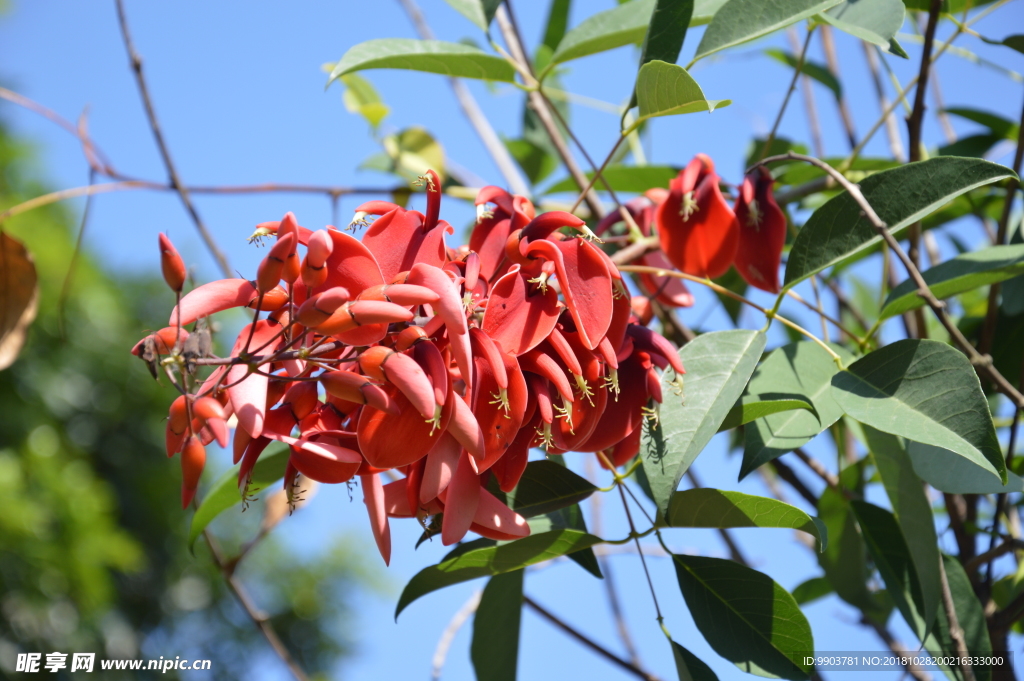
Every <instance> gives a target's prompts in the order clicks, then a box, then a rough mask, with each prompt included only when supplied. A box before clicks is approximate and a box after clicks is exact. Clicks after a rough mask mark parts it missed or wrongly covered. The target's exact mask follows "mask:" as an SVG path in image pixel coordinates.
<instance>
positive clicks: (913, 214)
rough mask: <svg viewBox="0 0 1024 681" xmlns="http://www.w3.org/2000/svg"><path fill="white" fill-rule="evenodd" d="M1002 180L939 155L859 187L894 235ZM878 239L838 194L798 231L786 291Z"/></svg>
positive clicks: (989, 167)
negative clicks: (944, 207)
mask: <svg viewBox="0 0 1024 681" xmlns="http://www.w3.org/2000/svg"><path fill="white" fill-rule="evenodd" d="M733 1H735V0H733ZM1007 177H1015V175H1014V173H1013V171H1012V170H1010V169H1009V168H1005V167H1003V166H1001V165H997V164H995V163H990V162H988V161H983V160H981V159H976V158H958V157H955V156H942V157H938V158H932V159H929V160H927V161H919V162H917V163H908V164H907V165H904V166H901V167H899V168H894V169H892V170H883V171H882V172H880V173H875V174H874V175H871V176H870V177H867V178H865V179H864V181H863V182H861V183H860V189H861V192H862V193H863V194H864V198H865V199H867V201H868V203H869V204H870V205H871V207H872V208H873V209H874V210H875V212H876V213H877V214H878V217H880V218H881V219H882V221H883V222H885V224H886V225H888V227H889V231H890V232H892V233H893V234H894V235H895V234H897V233H898V232H900V231H901V230H902V229H903V228H904V227H906V226H908V225H910V224H912V223H914V222H917V221H918V220H920V219H921V218H923V217H924V216H926V215H928V214H929V213H931V212H933V211H935V210H937V209H939V208H941V207H942V206H943V205H944V204H946V203H949V202H950V201H951V200H953V199H954V198H956V197H957V196H960V195H961V194H963V193H965V192H968V191H970V190H972V189H974V188H976V187H981V186H983V185H986V184H989V183H992V182H995V181H997V180H1001V179H1004V178H1007ZM881 240H882V237H881V236H879V235H878V233H877V232H876V231H875V228H874V227H872V226H871V223H870V222H869V221H868V219H867V218H866V217H864V216H863V215H862V214H861V210H860V207H859V206H858V205H857V202H856V201H854V200H853V198H851V197H850V195H849V194H848V193H847V192H843V193H842V194H839V195H838V196H836V197H834V198H832V199H830V200H829V201H828V202H827V203H825V205H823V206H822V207H821V208H819V209H818V210H816V211H815V212H814V214H813V215H811V217H810V218H809V219H808V220H807V222H806V224H804V226H803V228H802V229H801V230H800V234H799V235H798V236H797V238H796V240H795V241H794V242H793V248H792V250H790V253H789V261H788V262H787V264H786V283H785V288H790V287H792V286H793V285H795V284H796V283H797V282H800V281H803V280H804V279H806V278H807V277H809V276H811V275H812V274H815V273H817V272H820V271H821V270H823V269H825V268H826V267H830V266H832V265H836V264H838V263H841V262H844V261H846V260H848V259H852V258H855V257H857V256H858V255H860V254H862V253H863V252H864V251H866V250H867V249H869V248H870V247H872V246H874V245H875V244H876V243H878V242H880V241H881Z"/></svg>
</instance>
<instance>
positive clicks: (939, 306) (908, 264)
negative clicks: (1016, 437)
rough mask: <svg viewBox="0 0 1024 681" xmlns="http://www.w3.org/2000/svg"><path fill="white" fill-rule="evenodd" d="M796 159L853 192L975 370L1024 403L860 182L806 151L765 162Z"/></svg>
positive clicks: (852, 195) (1001, 390)
mask: <svg viewBox="0 0 1024 681" xmlns="http://www.w3.org/2000/svg"><path fill="white" fill-rule="evenodd" d="M792 159H795V160H798V161H804V162H805V163H810V164H811V165H815V166H817V167H819V168H821V169H822V170H824V171H825V172H827V173H828V174H829V175H831V176H832V177H833V178H835V180H836V182H838V183H839V184H840V185H842V187H843V189H845V190H846V191H847V192H848V193H849V194H850V197H851V198H853V200H854V201H856V202H857V205H859V206H860V207H861V210H862V212H863V214H864V217H866V218H867V219H868V221H869V222H870V223H871V225H872V226H873V227H874V228H875V231H876V232H878V234H879V235H880V236H881V237H882V238H883V239H885V241H886V243H887V244H889V248H891V249H892V252H893V253H895V254H896V255H897V256H898V257H899V259H900V261H901V262H903V266H904V267H905V268H906V270H907V273H908V274H909V275H910V278H911V279H913V280H914V283H915V284H916V285H917V290H918V295H920V296H921V297H922V298H923V299H924V300H925V302H926V303H927V304H928V307H930V308H931V309H932V311H933V312H934V313H935V316H936V317H938V318H939V321H940V322H941V323H942V326H943V327H944V328H945V329H946V331H948V332H949V335H950V337H951V338H952V339H953V342H955V343H956V344H957V345H958V346H960V349H961V350H963V351H964V352H965V353H966V354H967V357H968V358H969V359H970V360H971V364H972V365H973V366H974V369H975V371H978V372H979V373H980V372H984V373H985V375H987V377H988V378H989V380H991V381H992V382H993V384H995V386H996V389H997V390H999V392H1001V393H1003V394H1004V395H1006V396H1007V397H1009V398H1010V400H1012V402H1013V403H1014V404H1015V405H1018V406H1024V395H1022V394H1021V393H1020V391H1018V390H1017V389H1016V388H1015V387H1013V385H1012V384H1011V383H1010V382H1009V381H1007V380H1006V377H1005V376H1003V375H1002V374H1001V373H999V370H998V369H996V368H995V366H993V364H992V358H991V357H990V356H988V355H982V354H981V353H979V352H978V350H977V348H975V347H974V346H973V345H972V344H971V342H970V341H969V340H967V339H966V338H965V337H964V335H963V333H961V332H960V329H959V328H957V326H956V324H954V323H953V321H952V320H951V319H950V318H949V315H948V314H947V313H946V305H945V303H943V302H942V301H940V300H939V299H938V298H936V297H935V294H934V293H933V292H932V290H931V288H929V286H928V283H927V282H926V281H925V280H924V277H922V276H921V270H919V269H918V268H917V266H916V265H914V263H913V261H911V260H910V258H909V257H908V256H907V253H906V252H905V251H904V250H903V247H902V246H900V244H899V242H898V241H896V238H895V237H893V235H892V233H890V232H889V228H888V226H887V225H886V224H885V222H883V221H882V219H881V218H880V217H878V214H877V213H875V210H874V209H873V208H872V207H871V204H869V203H868V201H867V199H865V198H864V195H863V194H862V193H861V191H860V186H859V185H857V184H855V183H853V182H850V181H849V180H847V179H846V178H845V177H844V176H843V174H842V173H840V172H839V171H837V170H836V169H835V168H833V167H832V166H830V165H829V164H827V163H825V162H824V161H822V160H820V159H817V158H814V157H812V156H805V155H804V154H795V153H793V152H789V153H788V154H782V155H779V156H772V157H770V158H766V159H764V160H763V161H761V163H771V162H773V161H782V160H792Z"/></svg>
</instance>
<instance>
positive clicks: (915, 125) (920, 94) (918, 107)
mask: <svg viewBox="0 0 1024 681" xmlns="http://www.w3.org/2000/svg"><path fill="white" fill-rule="evenodd" d="M940 11H942V0H931V5H930V9H929V11H928V25H927V26H926V28H925V32H924V49H923V50H922V51H921V68H920V71H919V72H918V74H917V89H916V90H915V91H914V106H913V108H912V109H911V111H910V117H909V118H908V119H907V137H908V139H907V147H908V153H909V154H910V162H911V163H913V162H914V161H920V160H921V128H922V126H923V125H924V110H925V105H924V99H925V95H926V94H927V93H928V73H929V70H930V68H931V65H932V46H933V45H934V44H935V28H936V27H937V26H938V25H939V12H940ZM920 240H921V223H920V222H916V223H914V224H913V225H911V226H910V233H909V242H910V248H909V255H910V260H911V262H913V263H914V266H915V267H918V268H920V267H921V253H920V248H919V245H920ZM918 320H919V321H920V317H918ZM918 331H921V332H923V331H924V329H923V328H919V329H918Z"/></svg>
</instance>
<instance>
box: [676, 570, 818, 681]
mask: <svg viewBox="0 0 1024 681" xmlns="http://www.w3.org/2000/svg"><path fill="white" fill-rule="evenodd" d="M672 562H673V564H674V565H675V568H676V577H678V579H679V588H680V589H681V590H682V592H683V598H684V599H686V605H687V607H688V608H689V609H690V614H691V615H692V616H693V621H694V623H695V624H696V625H697V628H698V629H700V632H701V633H702V634H703V635H704V638H705V639H706V640H707V642H708V643H709V644H710V645H711V647H712V648H714V649H715V652H716V653H718V654H719V655H721V656H722V657H724V658H725V659H727V660H729V661H730V662H732V663H733V664H735V665H736V666H737V667H739V668H740V669H742V670H743V671H745V672H748V673H751V674H757V675H758V676H769V677H779V678H783V679H806V678H807V676H808V673H809V672H810V670H811V667H810V665H805V664H804V655H806V654H807V653H808V652H809V651H812V650H814V639H813V636H812V634H811V626H810V624H808V623H807V618H806V617H804V614H803V613H802V612H800V607H799V606H798V605H797V604H796V601H795V600H793V597H792V596H791V595H790V594H789V592H787V591H786V590H785V589H783V588H782V587H781V586H779V585H778V584H777V583H775V582H774V581H773V580H772V578H771V577H769V576H768V575H765V574H762V573H760V572H758V571H757V570H752V569H751V568H748V567H745V566H743V565H739V564H738V563H734V562H732V561H731V560H723V559H721V558H706V557H703V556H684V555H678V554H673V555H672Z"/></svg>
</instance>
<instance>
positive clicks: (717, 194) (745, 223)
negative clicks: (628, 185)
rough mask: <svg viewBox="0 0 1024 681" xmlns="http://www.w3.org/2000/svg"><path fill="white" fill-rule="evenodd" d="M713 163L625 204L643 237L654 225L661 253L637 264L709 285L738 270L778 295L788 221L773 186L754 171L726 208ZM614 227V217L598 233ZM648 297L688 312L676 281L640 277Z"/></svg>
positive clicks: (694, 165)
mask: <svg viewBox="0 0 1024 681" xmlns="http://www.w3.org/2000/svg"><path fill="white" fill-rule="evenodd" d="M720 181H721V180H720V178H719V176H718V174H717V173H716V172H715V164H714V163H713V162H712V160H711V159H710V158H708V157H707V156H706V155H704V154H697V156H695V157H694V159H693V160H692V161H690V163H689V165H687V166H686V168H684V169H683V170H682V171H680V173H679V175H678V177H676V178H675V179H674V180H672V182H671V184H670V185H669V189H668V191H666V190H664V189H652V190H650V191H648V192H647V193H646V195H645V197H641V198H638V199H634V200H633V201H630V202H628V203H627V204H626V209H627V210H628V211H629V212H630V214H631V215H632V216H633V219H634V220H635V221H636V223H637V225H638V226H639V227H640V230H641V232H643V233H644V235H645V236H649V235H650V231H651V225H652V224H654V225H657V228H658V239H659V241H660V242H661V251H660V252H654V253H650V254H647V255H646V256H644V258H643V259H642V260H641V261H639V264H643V265H649V266H651V267H663V268H665V269H670V268H671V267H672V266H675V267H676V268H677V269H678V270H680V271H681V272H685V273H687V274H692V275H694V276H696V277H708V278H710V279H714V278H715V277H720V276H722V275H723V274H725V273H726V271H728V269H729V266H730V265H735V266H736V269H737V270H738V271H739V273H740V275H742V277H743V278H744V279H745V280H746V281H747V283H748V284H750V285H751V286H754V287H756V288H759V289H762V290H764V291H768V292H769V293H778V292H779V289H780V286H779V263H780V262H781V261H782V247H783V246H784V245H785V243H786V216H785V214H784V213H783V212H782V209H781V208H779V206H778V204H776V203H775V198H774V196H773V195H772V185H773V184H774V180H773V179H772V176H771V173H770V172H769V171H768V169H767V168H765V167H763V166H758V167H757V168H755V169H754V170H753V171H751V173H750V174H749V175H747V177H745V178H744V179H743V184H742V185H740V187H739V196H738V197H737V199H736V204H735V207H734V208H730V207H729V204H728V203H726V201H725V197H724V196H722V191H721V189H720V187H719V183H720ZM617 220H618V215H616V214H611V215H610V216H609V217H608V218H606V219H605V221H604V222H603V223H602V224H601V225H599V226H598V230H597V232H598V234H600V233H602V232H603V230H605V229H608V228H609V227H611V225H612V224H613V223H614V222H616V221H617ZM641 280H642V282H643V285H644V287H645V288H646V289H647V291H648V292H649V293H650V295H651V297H654V298H656V299H657V300H658V301H659V302H661V303H662V304H664V305H670V306H675V307H689V306H690V305H693V296H691V295H690V293H689V291H687V289H686V286H685V285H683V283H682V281H681V280H679V279H677V278H674V277H657V276H653V275H649V274H644V275H641Z"/></svg>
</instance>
